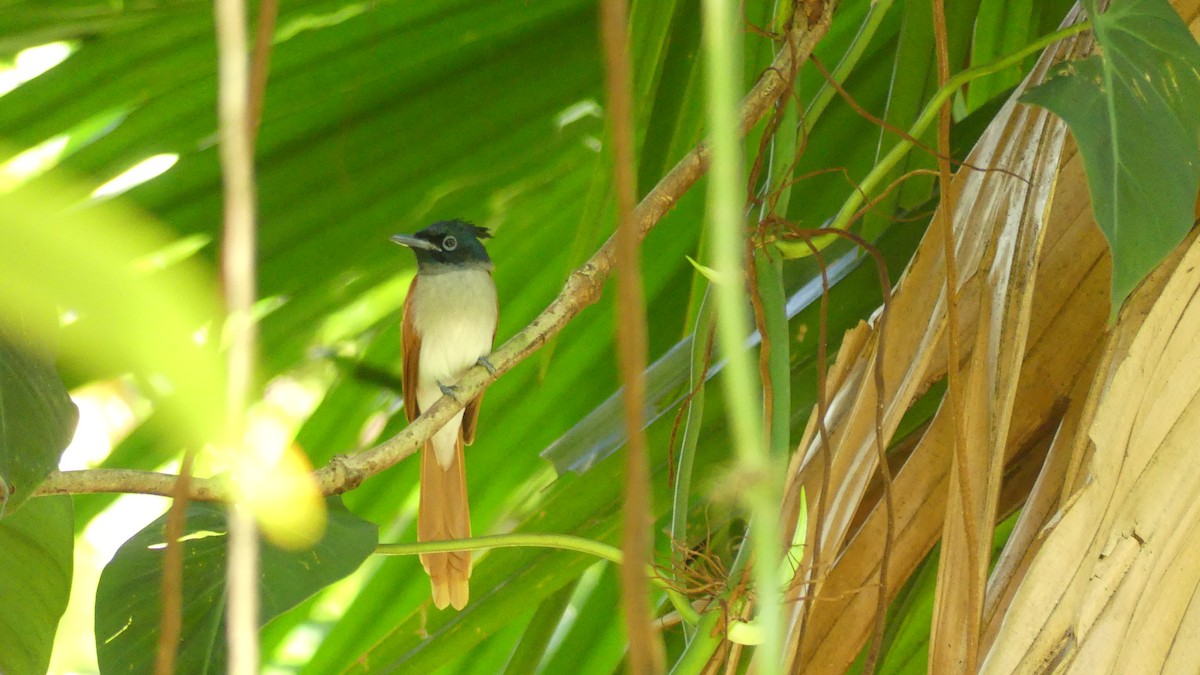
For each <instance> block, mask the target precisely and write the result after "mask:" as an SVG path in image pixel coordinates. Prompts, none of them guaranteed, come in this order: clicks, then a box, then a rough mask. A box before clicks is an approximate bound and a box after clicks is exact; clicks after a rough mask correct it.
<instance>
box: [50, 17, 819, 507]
mask: <svg viewBox="0 0 1200 675" xmlns="http://www.w3.org/2000/svg"><path fill="white" fill-rule="evenodd" d="M813 6H814V7H815V8H816V9H815V10H814V11H809V12H808V17H810V18H809V20H808V21H802V20H798V21H796V22H794V24H793V27H792V29H791V31H789V33H788V35H787V40H788V41H789V42H790V43H791V45H792V46H793V48H791V49H780V50H779V54H778V55H777V56H776V57H775V60H774V62H772V63H771V65H770V66H769V67H768V68H767V69H766V70H764V71H763V73H762V75H760V76H759V78H758V82H756V83H755V85H754V87H753V88H752V89H751V90H750V93H748V94H747V95H746V97H745V98H744V99H743V100H742V106H741V110H740V127H741V133H742V134H743V135H745V134H747V133H749V131H750V129H752V128H753V127H754V126H755V125H756V124H758V122H759V121H760V120H761V119H762V118H763V116H764V115H766V113H767V111H768V110H770V109H771V106H773V105H775V102H776V101H777V100H778V99H779V97H780V96H782V95H783V94H784V92H786V91H788V90H789V87H788V86H787V85H788V83H787V80H786V73H790V72H792V71H793V64H796V63H803V62H804V61H805V60H807V59H808V56H809V54H811V53H812V50H813V47H815V46H816V44H817V42H818V41H819V40H820V39H821V38H822V37H823V36H824V35H825V33H826V32H827V31H828V30H829V25H830V22H831V20H832V6H833V0H819V3H813ZM708 165H709V146H708V142H707V141H704V142H701V143H700V144H699V145H697V146H696V147H695V148H693V149H692V151H691V152H689V153H688V154H687V155H685V156H684V158H683V159H681V160H680V161H679V163H678V164H676V165H675V167H674V168H672V169H671V171H670V172H668V173H667V175H666V176H663V178H662V180H660V181H659V182H658V184H657V185H655V186H654V189H653V190H651V191H650V192H649V194H647V195H646V196H645V198H643V199H642V201H641V202H640V203H639V204H638V205H637V208H635V209H634V211H633V223H634V226H635V227H636V228H637V233H638V238H639V239H641V238H644V237H645V236H646V233H648V232H649V231H650V230H651V229H652V228H653V227H654V226H655V225H656V224H658V221H659V220H661V219H662V217H663V216H664V215H666V213H667V212H668V211H670V210H671V209H672V208H674V206H675V204H676V202H678V201H679V199H680V198H681V197H682V196H683V195H684V194H685V193H686V192H687V191H688V190H689V189H691V187H692V186H693V185H695V183H696V181H697V180H699V179H700V177H701V176H703V175H704V174H705V172H707V171H708ZM616 251H617V242H616V236H615V235H614V236H613V237H610V238H609V239H608V241H606V242H604V245H602V246H601V247H600V249H599V250H597V251H596V253H595V254H593V255H592V257H591V258H589V259H588V260H587V262H585V263H584V264H583V265H581V266H580V267H579V268H578V269H576V270H575V271H574V272H572V273H571V275H570V276H569V277H568V278H567V282H566V284H565V285H564V287H563V290H562V291H561V292H560V293H559V294H558V297H557V298H555V299H554V300H553V301H552V302H551V303H550V304H549V305H548V306H547V307H546V309H544V310H542V313H541V314H539V315H538V316H537V318H535V319H534V320H533V321H532V322H530V323H529V325H528V326H526V327H525V328H524V329H522V330H521V331H520V332H518V333H517V334H516V335H514V336H512V338H510V339H509V340H508V342H505V343H504V345H503V346H501V347H500V348H499V349H497V350H496V351H495V352H493V353H492V355H491V356H489V357H488V358H489V360H490V361H491V363H492V365H493V366H494V367H495V369H496V372H495V375H492V374H490V373H489V372H488V371H487V369H486V368H484V367H482V366H476V367H474V368H472V369H471V370H470V371H468V372H467V373H466V374H465V375H464V376H463V378H462V379H461V380H459V382H458V385H457V386H458V400H455V399H453V398H451V397H449V396H443V397H442V398H441V400H439V401H438V402H437V403H435V404H434V405H432V406H431V407H430V408H429V409H428V410H426V411H424V413H423V414H422V415H421V416H420V417H418V418H417V419H416V420H414V421H413V423H412V424H410V425H408V426H407V427H406V428H405V429H404V430H403V431H401V432H400V433H398V434H396V435H395V436H393V437H392V438H390V439H388V440H386V441H384V442H383V443H380V444H379V445H377V446H375V447H374V448H371V449H370V450H366V451H363V452H360V453H357V454H354V455H339V456H337V457H334V458H333V459H332V460H331V461H330V462H329V464H327V465H325V466H324V467H321V468H320V469H318V470H317V471H315V472H314V475H315V478H316V481H317V486H318V488H319V489H320V491H321V492H322V493H323V494H326V495H334V494H342V493H344V492H349V491H350V490H353V489H355V488H357V487H358V486H359V485H361V484H362V482H363V481H364V480H366V479H367V478H370V477H371V476H374V475H375V474H377V473H379V472H381V471H383V470H385V469H388V468H390V467H392V466H394V465H395V464H397V463H399V462H400V461H401V460H403V459H404V458H406V457H408V456H409V455H411V454H413V453H414V452H416V451H417V449H418V448H420V447H421V446H422V445H423V444H424V443H425V441H426V439H428V438H430V437H432V436H433V434H434V432H436V431H437V430H438V429H440V428H441V427H442V426H444V425H445V424H446V422H447V421H449V419H450V418H451V417H453V416H454V414H455V413H456V412H458V411H459V410H461V409H462V407H463V404H462V403H461V402H460V401H470V400H473V399H474V398H475V397H476V396H478V395H479V394H480V393H481V392H483V390H484V389H485V388H486V387H487V385H489V384H491V383H492V382H493V381H494V380H495V379H496V378H497V377H499V376H500V375H502V374H504V373H506V372H508V371H509V370H512V368H513V367H514V366H516V365H517V364H519V363H520V362H522V361H524V360H525V359H527V358H529V356H531V355H532V354H533V353H534V352H536V351H537V350H539V349H541V347H542V346H543V345H545V344H546V342H548V341H549V340H550V339H551V338H553V337H554V336H555V335H557V334H558V333H559V331H561V330H562V329H563V328H564V327H565V326H566V325H567V324H568V323H569V322H570V321H571V320H572V319H574V318H575V317H576V316H577V315H578V314H579V313H580V312H582V311H583V310H584V309H585V308H586V307H588V306H589V305H592V304H593V303H595V302H596V301H597V300H599V299H600V293H601V291H602V290H603V288H604V283H605V282H606V281H607V280H608V277H609V274H610V273H611V272H612V268H613V264H614V262H615V260H616ZM176 479H177V476H174V475H172V474H164V473H156V472H150V471H132V470H123V469H90V470H86V471H66V472H55V473H52V474H51V475H50V477H49V478H47V479H46V480H45V482H43V483H42V484H41V485H40V486H39V487H38V489H37V491H36V492H35V493H34V494H36V495H52V494H82V493H94V492H128V493H139V494H153V495H162V496H164V497H170V496H172V494H173V488H174V485H175V481H176ZM225 496H226V487H225V485H224V483H223V482H222V481H221V480H220V479H215V478H193V479H192V484H191V498H192V499H196V500H200V501H221V500H223V499H224V498H225Z"/></svg>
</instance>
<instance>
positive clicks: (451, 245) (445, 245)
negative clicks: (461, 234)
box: [442, 237, 458, 251]
mask: <svg viewBox="0 0 1200 675" xmlns="http://www.w3.org/2000/svg"><path fill="white" fill-rule="evenodd" d="M456 248H458V240H457V239H455V238H454V237H446V238H445V239H443V240H442V250H443V251H453V250H454V249H456Z"/></svg>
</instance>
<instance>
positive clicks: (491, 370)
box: [475, 356, 496, 377]
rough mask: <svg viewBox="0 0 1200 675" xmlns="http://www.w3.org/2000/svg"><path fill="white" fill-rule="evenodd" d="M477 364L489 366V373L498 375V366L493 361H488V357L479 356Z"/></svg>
mask: <svg viewBox="0 0 1200 675" xmlns="http://www.w3.org/2000/svg"><path fill="white" fill-rule="evenodd" d="M475 365H477V366H483V367H484V368H487V371H488V375H491V376H492V377H495V376H496V366H493V365H492V362H491V361H488V357H486V356H481V357H479V360H478V361H476V362H475Z"/></svg>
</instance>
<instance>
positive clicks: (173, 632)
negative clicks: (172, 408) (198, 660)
mask: <svg viewBox="0 0 1200 675" xmlns="http://www.w3.org/2000/svg"><path fill="white" fill-rule="evenodd" d="M195 456H196V453H195V450H193V449H191V448H189V449H188V450H187V451H185V452H184V453H183V461H182V462H180V464H179V479H178V480H176V481H175V499H174V501H172V502H171V509H170V510H169V511H168V512H167V524H166V527H165V528H164V529H165V531H164V533H163V534H164V539H165V540H166V542H167V547H166V549H165V550H164V551H163V574H162V585H161V588H162V618H161V619H160V621H159V628H158V651H157V652H156V654H155V657H154V673H155V675H171V674H172V673H174V672H175V656H176V652H177V650H178V648H179V638H180V633H181V631H182V629H183V541H182V538H183V531H184V525H185V524H186V520H187V506H188V492H189V491H190V490H189V485H188V484H189V483H190V482H191V478H192V461H193V460H194V459H195Z"/></svg>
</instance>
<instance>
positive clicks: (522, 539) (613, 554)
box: [375, 532, 700, 624]
mask: <svg viewBox="0 0 1200 675" xmlns="http://www.w3.org/2000/svg"><path fill="white" fill-rule="evenodd" d="M489 548H556V549H559V550H563V551H576V552H578V553H586V554H588V555H592V556H595V557H597V558H602V559H604V560H608V561H610V562H614V563H616V564H618V565H621V564H624V562H625V556H624V555H623V554H622V553H621V549H619V548H617V547H616V546H610V545H609V544H605V543H604V542H599V541H595V540H594V539H586V538H584V537H576V536H574V535H570V534H545V533H533V532H515V533H512V534H493V535H490V536H487V537H469V538H467V539H454V540H448V541H423V542H419V543H415V544H379V545H378V546H376V547H375V553H376V555H417V554H420V553H450V552H452V551H479V550H484V549H489ZM646 573H647V576H649V578H650V582H651V583H653V584H655V585H656V586H658V587H659V588H661V589H663V590H664V591H666V593H667V598H668V599H670V601H671V604H672V605H674V607H675V610H676V611H678V612H679V615H680V616H681V617H683V620H684V621H686V622H688V623H692V624H694V623H696V622H697V621H699V620H700V615H699V614H698V613H697V612H696V610H695V609H694V608H693V607H692V605H691V603H690V602H688V600H687V598H685V597H684V596H683V594H681V593H679V592H678V591H676V590H675V589H674V587H673V586H672V585H671V584H670V583H668V582H667V581H666V580H664V579H663V578H662V577H660V576H659V575H658V572H657V570H655V569H654V567H653V566H651V565H647V566H646Z"/></svg>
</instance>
